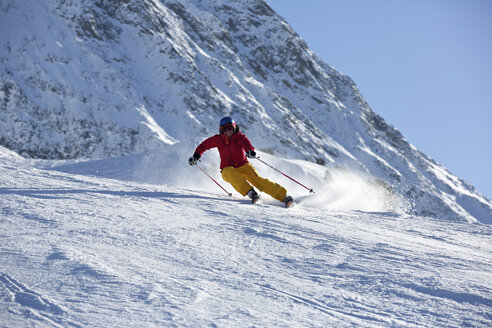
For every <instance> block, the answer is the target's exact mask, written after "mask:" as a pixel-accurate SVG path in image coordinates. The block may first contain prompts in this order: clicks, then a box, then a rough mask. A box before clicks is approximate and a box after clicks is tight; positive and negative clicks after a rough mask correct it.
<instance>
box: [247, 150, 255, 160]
mask: <svg viewBox="0 0 492 328" xmlns="http://www.w3.org/2000/svg"><path fill="white" fill-rule="evenodd" d="M246 157H247V158H256V152H255V151H254V150H248V151H247V152H246Z"/></svg>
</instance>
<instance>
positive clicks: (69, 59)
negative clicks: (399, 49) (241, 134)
mask: <svg viewBox="0 0 492 328" xmlns="http://www.w3.org/2000/svg"><path fill="white" fill-rule="evenodd" d="M341 28H343V27H341ZM0 29H1V30H2V34H1V36H0V109H1V110H0V145H3V146H5V147H7V148H9V149H11V150H14V151H16V152H17V153H19V154H20V155H22V156H24V157H31V158H45V159H76V158H108V157H113V156H122V155H127V154H138V153H141V152H148V151H153V150H155V149H160V148H161V147H164V148H166V147H168V146H173V145H179V147H181V148H185V149H187V150H188V154H191V153H192V151H193V148H194V147H195V146H196V144H197V143H198V142H199V141H200V140H202V139H203V138H205V137H206V136H209V135H211V134H213V133H215V132H216V131H217V121H218V120H219V119H220V117H222V116H224V115H233V116H234V117H235V118H236V120H237V121H238V122H239V124H240V125H241V127H242V128H243V130H244V131H245V132H246V133H247V135H248V136H250V137H251V138H252V139H253V142H254V145H255V147H256V148H258V149H260V150H263V151H265V152H267V153H270V154H274V155H276V156H280V157H286V158H290V159H304V160H309V161H311V162H317V163H322V164H324V165H325V166H327V167H330V168H334V167H342V168H348V169H350V170H352V171H354V170H356V171H358V172H361V173H363V174H369V175H371V176H373V177H374V178H375V179H378V180H380V181H382V182H383V183H385V184H386V185H387V186H388V187H389V188H393V189H394V190H396V191H397V192H399V193H400V194H402V195H404V196H405V197H406V198H407V200H408V201H409V202H413V203H414V204H415V207H414V208H415V213H417V214H419V215H425V216H432V217H436V218H442V219H444V218H445V219H449V220H457V221H468V222H476V221H477V220H478V221H481V222H488V223H491V222H492V202H491V201H490V200H488V199H486V198H485V197H484V196H482V195H480V193H479V192H478V191H476V190H475V189H474V188H473V187H472V186H470V185H468V184H467V183H466V182H464V181H462V180H461V179H459V178H458V177H456V176H454V175H453V174H452V173H450V172H448V170H446V168H444V167H443V166H441V165H440V164H438V163H436V162H435V161H433V160H432V159H430V158H429V157H427V156H426V155H425V154H422V153H421V152H420V151H418V150H417V149H416V148H415V147H413V146H412V145H410V144H408V142H407V141H406V140H405V138H404V137H403V136H402V135H401V134H400V133H399V132H398V130H396V129H395V128H393V127H392V126H390V125H388V124H387V123H386V122H385V121H384V119H383V118H381V117H379V116H378V115H377V114H376V113H375V112H373V111H372V110H371V108H370V107H369V104H367V103H366V101H365V100H364V98H363V97H362V95H361V94H360V92H359V91H358V89H357V87H356V85H355V83H354V82H353V81H352V80H351V79H350V78H349V77H347V76H344V75H343V74H341V73H340V72H338V71H336V70H335V69H334V68H333V67H331V66H329V65H327V64H326V63H324V62H323V61H322V60H320V59H319V58H318V57H317V56H316V55H315V54H314V53H313V52H312V51H311V50H310V49H309V48H308V47H307V45H306V44H305V42H304V41H303V40H302V39H301V38H300V37H299V36H298V35H297V34H296V33H295V32H294V31H293V30H292V29H291V28H290V26H289V25H288V24H287V22H285V21H284V20H283V19H282V18H281V17H280V16H278V15H277V14H276V13H275V12H274V11H273V10H272V9H271V8H270V7H269V6H268V5H267V3H266V2H265V1H263V0H248V1H244V0H179V1H178V0H161V1H157V0H129V1H124V2H118V1H109V0H107V1H94V0H81V1H68V0H44V1H38V0H25V1H14V0H4V1H2V2H1V3H0ZM333 46H337V45H333ZM376 110H377V109H376ZM188 156H189V155H188Z"/></svg>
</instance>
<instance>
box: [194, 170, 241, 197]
mask: <svg viewBox="0 0 492 328" xmlns="http://www.w3.org/2000/svg"><path fill="white" fill-rule="evenodd" d="M195 165H196V166H197V167H198V168H199V169H200V170H202V172H203V173H205V174H206V175H207V176H208V177H209V178H210V179H212V181H213V182H215V183H216V184H217V186H219V187H220V188H222V190H224V191H225V192H226V194H227V195H229V197H232V194H231V193H230V192H228V191H227V190H225V189H224V187H222V186H221V185H220V184H219V183H218V182H217V181H215V179H214V178H212V177H211V176H210V175H209V174H208V173H207V172H206V171H205V170H204V169H202V168H201V167H200V165H198V164H195Z"/></svg>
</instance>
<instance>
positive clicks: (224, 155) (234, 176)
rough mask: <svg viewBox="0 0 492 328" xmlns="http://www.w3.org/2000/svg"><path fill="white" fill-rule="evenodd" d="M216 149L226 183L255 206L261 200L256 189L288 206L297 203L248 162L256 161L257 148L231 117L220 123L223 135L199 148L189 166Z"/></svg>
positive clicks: (212, 138) (211, 138)
mask: <svg viewBox="0 0 492 328" xmlns="http://www.w3.org/2000/svg"><path fill="white" fill-rule="evenodd" d="M212 148H217V149H218V151H219V155H220V170H221V174H222V178H223V179H224V181H226V182H228V183H230V184H231V185H232V187H233V188H234V189H236V190H237V192H238V193H240V194H241V195H243V196H246V195H248V196H249V198H251V202H252V203H253V204H255V203H256V202H257V201H258V200H259V199H260V196H259V195H258V193H257V192H256V190H255V189H254V187H256V188H257V189H258V190H260V191H262V192H264V193H267V194H269V195H270V196H272V197H273V198H275V199H277V200H279V201H281V202H283V203H284V204H285V206H286V207H290V206H291V205H292V204H293V203H294V199H293V198H292V197H291V196H288V195H287V189H285V188H284V187H282V186H281V185H279V184H278V183H275V182H272V181H270V180H268V179H266V178H263V177H261V176H260V175H259V174H258V172H257V171H256V169H255V168H254V167H253V165H251V163H250V162H249V161H248V158H256V152H255V149H254V147H253V145H252V144H251V142H250V141H249V139H248V137H246V135H244V134H243V133H242V132H241V131H240V129H239V126H238V125H237V124H236V122H235V121H234V120H233V119H232V118H231V117H223V118H222V119H221V120H220V123H219V134H216V135H214V136H212V137H210V138H207V139H206V140H204V141H203V142H202V143H201V144H200V145H198V147H196V149H195V153H194V154H193V156H191V157H190V158H189V160H188V162H189V164H190V165H191V166H193V165H195V164H196V163H197V162H198V160H199V159H200V158H201V156H202V155H203V153H204V152H205V151H207V150H209V149H212ZM251 185H253V186H254V187H253V186H251Z"/></svg>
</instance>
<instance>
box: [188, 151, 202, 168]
mask: <svg viewBox="0 0 492 328" xmlns="http://www.w3.org/2000/svg"><path fill="white" fill-rule="evenodd" d="M200 157H201V156H200V154H197V153H194V154H193V156H191V157H190V158H189V159H188V163H190V165H191V166H193V165H195V164H196V162H198V160H199V159H200Z"/></svg>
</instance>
